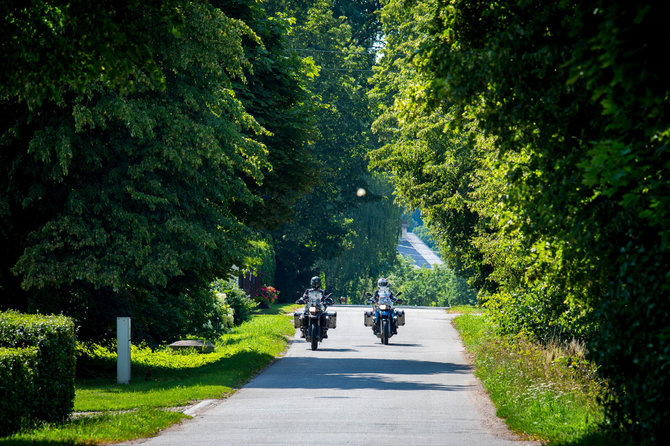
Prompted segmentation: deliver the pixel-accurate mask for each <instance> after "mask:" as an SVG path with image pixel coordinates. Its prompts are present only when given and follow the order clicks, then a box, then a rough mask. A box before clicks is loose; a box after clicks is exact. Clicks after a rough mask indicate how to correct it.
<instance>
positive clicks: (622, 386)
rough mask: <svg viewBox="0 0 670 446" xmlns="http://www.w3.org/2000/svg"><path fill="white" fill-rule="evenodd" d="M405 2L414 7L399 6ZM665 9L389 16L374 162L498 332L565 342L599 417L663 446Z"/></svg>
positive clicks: (412, 11) (667, 161)
mask: <svg viewBox="0 0 670 446" xmlns="http://www.w3.org/2000/svg"><path fill="white" fill-rule="evenodd" d="M408 6H409V7H408ZM662 16H663V14H662V5H661V4H660V2H658V3H657V2H652V3H645V4H635V5H633V4H630V3H629V2H622V1H615V2H611V1H609V2H604V1H601V0H593V1H588V2H574V1H561V2H550V1H542V2H530V1H527V0H518V1H511V2H493V3H491V2H471V1H465V0H458V1H449V2H446V1H443V0H425V1H421V2H411V3H409V4H408V3H407V2H404V1H402V0H396V1H389V2H388V3H386V4H385V6H384V8H383V10H382V14H381V19H382V23H383V26H384V33H385V36H388V38H387V41H386V43H387V45H386V47H385V49H384V57H383V58H382V59H381V61H380V68H379V71H378V73H377V74H376V75H375V79H374V81H375V89H374V90H373V92H372V95H373V97H374V99H376V100H377V101H378V102H377V104H378V115H379V117H378V119H377V121H376V122H375V124H374V128H375V129H376V130H377V132H378V134H379V135H380V136H381V137H382V138H384V141H385V142H386V145H385V146H384V147H382V149H380V150H378V151H376V152H373V153H372V154H371V163H372V165H373V166H376V167H379V168H383V169H385V170H387V171H389V173H390V174H391V176H392V177H393V180H394V183H395V187H396V193H397V195H398V197H399V198H400V199H401V200H402V202H403V203H406V204H407V205H408V206H409V207H411V208H420V209H421V211H422V216H424V217H425V218H424V219H425V221H426V224H427V226H428V227H429V228H430V229H431V232H432V234H433V236H434V237H435V239H436V241H437V243H438V246H439V247H440V249H441V251H442V253H443V257H444V258H445V259H446V261H447V263H448V264H449V265H450V266H452V267H453V268H454V269H455V271H457V272H459V273H463V274H466V275H467V276H468V277H469V281H470V283H471V284H472V285H473V286H475V287H476V288H477V289H478V290H479V291H480V294H479V296H480V298H481V299H482V300H483V301H488V304H487V305H488V306H489V308H490V309H491V310H492V311H493V313H494V316H493V317H494V318H495V319H496V322H497V323H498V328H499V329H501V330H505V331H508V332H519V331H520V332H523V333H527V334H529V335H530V336H532V337H533V338H535V339H540V340H546V339H548V338H551V337H552V336H561V337H563V338H564V339H570V338H571V337H573V336H576V337H580V338H582V339H585V340H588V341H590V342H591V344H590V348H589V351H590V352H592V354H593V358H594V359H596V360H597V362H598V365H599V371H600V373H601V374H602V376H603V377H604V378H606V379H607V380H608V382H609V383H610V385H609V386H608V397H607V398H606V406H605V407H606V415H607V417H606V420H607V423H608V424H609V426H611V427H612V428H613V429H615V430H618V429H623V430H624V431H626V432H627V433H628V435H629V436H630V438H632V439H633V441H640V442H642V441H646V442H649V443H654V442H659V441H660V440H661V439H664V438H667V437H666V434H665V433H666V432H669V431H670V429H668V421H667V420H668V419H670V413H669V412H668V410H669V409H668V407H667V406H664V405H663V403H662V402H661V401H663V400H664V398H663V396H662V395H668V393H669V392H670V391H669V390H668V389H669V387H670V379H669V378H668V374H667V373H665V371H667V370H668V368H669V367H670V355H668V351H670V344H669V342H670V336H669V335H668V326H670V324H669V323H668V318H669V317H670V308H669V307H668V305H669V303H668V300H667V295H668V291H669V290H670V283H669V279H670V276H668V275H667V274H666V272H667V265H668V264H669V263H670V258H669V256H670V253H669V251H670V250H669V249H668V246H669V245H668V227H669V226H670V225H669V223H670V221H669V217H668V209H669V208H670V206H669V205H670V201H669V200H670V198H669V197H670V193H669V192H670V190H668V187H669V185H670V182H669V181H668V179H667V172H668V171H669V167H670V155H669V152H668V150H667V138H668V129H669V128H670V116H669V115H668V109H667V106H666V105H667V104H666V98H667V96H668V86H667V83H666V82H664V81H663V79H666V78H667V76H668V70H669V68H668V67H667V66H666V65H663V64H662V63H660V61H659V58H658V54H663V53H665V52H667V49H668V48H667V39H666V38H665V36H664V35H663V32H662V31H661V30H662V29H663V25H662V18H661V17H662Z"/></svg>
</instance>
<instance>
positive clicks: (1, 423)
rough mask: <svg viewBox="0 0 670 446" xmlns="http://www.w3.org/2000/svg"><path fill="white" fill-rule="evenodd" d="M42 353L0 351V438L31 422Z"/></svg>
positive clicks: (34, 350)
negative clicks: (37, 373)
mask: <svg viewBox="0 0 670 446" xmlns="http://www.w3.org/2000/svg"><path fill="white" fill-rule="evenodd" d="M38 355H39V351H38V350H37V348H35V347H29V348H5V347H0V436H4V435H9V434H11V433H12V432H16V431H18V430H19V429H21V428H22V427H24V426H27V425H28V423H29V422H30V420H31V415H30V405H29V404H26V401H33V399H34V398H35V374H36V370H37V361H38Z"/></svg>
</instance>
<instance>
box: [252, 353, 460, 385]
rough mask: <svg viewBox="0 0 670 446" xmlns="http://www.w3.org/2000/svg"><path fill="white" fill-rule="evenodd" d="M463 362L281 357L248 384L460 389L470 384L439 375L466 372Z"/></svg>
mask: <svg viewBox="0 0 670 446" xmlns="http://www.w3.org/2000/svg"><path fill="white" fill-rule="evenodd" d="M468 373H472V368H471V367H470V366H468V365H465V364H452V363H446V362H432V361H413V360H407V359H372V358H305V357H300V358H292V357H284V358H282V360H281V361H279V362H277V363H276V364H275V365H274V366H273V367H272V368H271V369H268V370H267V371H266V372H265V373H263V374H262V375H260V376H259V377H257V378H256V379H255V380H253V381H251V382H250V383H249V384H247V387H250V388H267V389H271V388H277V389H291V388H295V389H349V390H350V389H377V390H384V389H388V390H437V391H463V390H467V389H468V388H470V387H471V386H469V385H446V384H442V383H440V382H436V381H443V380H441V379H439V377H438V375H444V374H468Z"/></svg>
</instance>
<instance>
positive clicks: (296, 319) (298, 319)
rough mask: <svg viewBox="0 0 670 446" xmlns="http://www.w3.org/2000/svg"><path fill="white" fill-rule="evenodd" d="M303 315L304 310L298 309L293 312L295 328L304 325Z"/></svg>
mask: <svg viewBox="0 0 670 446" xmlns="http://www.w3.org/2000/svg"><path fill="white" fill-rule="evenodd" d="M302 315H303V312H302V311H296V312H294V313H293V326H294V327H295V328H300V327H302V321H301V319H302Z"/></svg>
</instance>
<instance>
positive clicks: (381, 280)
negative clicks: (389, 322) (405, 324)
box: [372, 277, 398, 334]
mask: <svg viewBox="0 0 670 446" xmlns="http://www.w3.org/2000/svg"><path fill="white" fill-rule="evenodd" d="M382 287H385V288H388V290H389V293H391V301H392V302H393V303H394V304H395V303H396V302H397V301H398V298H397V297H395V295H394V294H393V291H391V287H390V286H389V281H388V280H387V279H386V278H385V277H380V278H379V280H378V281H377V289H376V290H375V294H373V295H372V299H373V300H374V302H375V304H376V303H378V302H379V288H382ZM393 334H398V328H397V327H396V324H395V323H393Z"/></svg>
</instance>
